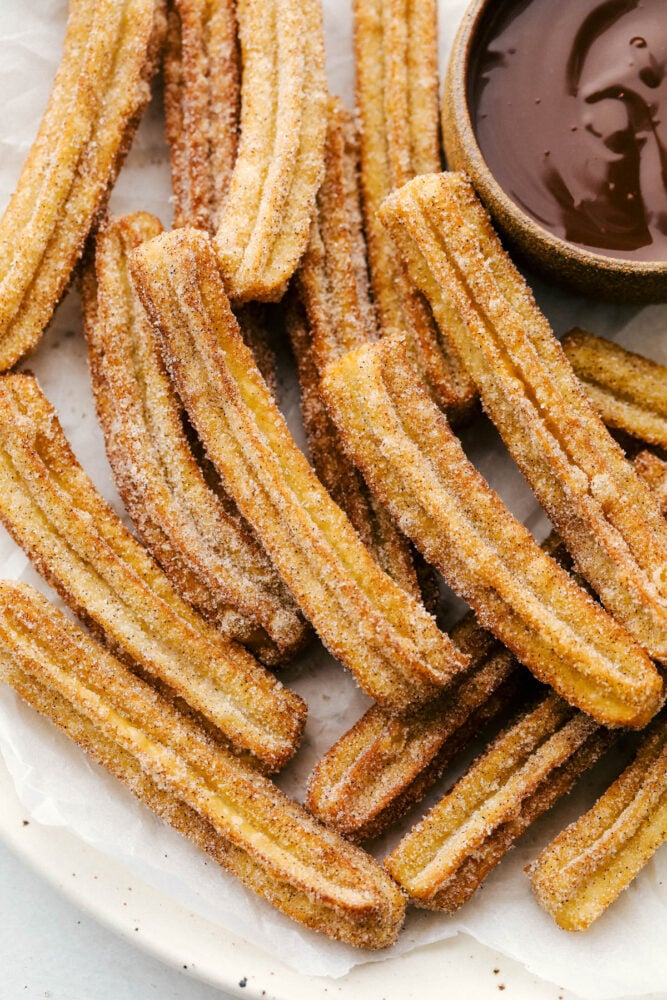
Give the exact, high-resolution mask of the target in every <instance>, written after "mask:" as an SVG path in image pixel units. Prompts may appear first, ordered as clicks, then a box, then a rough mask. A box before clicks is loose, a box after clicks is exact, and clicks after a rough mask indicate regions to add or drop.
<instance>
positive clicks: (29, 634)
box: [0, 583, 405, 948]
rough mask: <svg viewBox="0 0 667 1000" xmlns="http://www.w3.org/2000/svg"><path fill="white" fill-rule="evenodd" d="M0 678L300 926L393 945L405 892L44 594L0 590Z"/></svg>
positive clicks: (370, 944) (372, 944)
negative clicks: (162, 695)
mask: <svg viewBox="0 0 667 1000" xmlns="http://www.w3.org/2000/svg"><path fill="white" fill-rule="evenodd" d="M0 677H2V678H3V679H5V680H7V681H8V682H9V683H10V684H14V685H15V686H16V688H17V690H18V691H19V693H20V694H21V695H23V696H24V697H25V698H26V700H27V701H29V702H30V703H32V704H34V705H35V706H36V707H37V708H38V709H39V710H40V711H42V712H44V714H46V715H47V716H48V717H49V718H50V719H52V721H53V722H55V724H56V725H57V726H59V727H60V728H62V729H65V731H66V732H68V734H69V735H70V736H72V737H73V738H74V739H75V740H76V741H77V742H78V743H80V744H81V745H82V746H83V747H84V749H85V750H87V751H88V752H89V753H91V754H92V756H93V757H94V758H96V759H97V760H98V761H100V762H101V763H103V764H104V765H105V766H107V767H108V768H109V770H110V771H111V772H112V773H113V774H115V776H116V777H118V778H120V779H121V780H122V781H124V782H125V783H126V784H128V785H129V787H130V788H131V790H132V791H133V792H134V793H135V794H136V795H137V796H138V797H139V798H140V799H142V801H144V802H145V803H146V804H147V805H149V806H150V807H151V808H153V809H155V811H156V812H158V813H159V814H160V815H161V816H163V817H164V818H165V819H166V820H167V821H168V822H170V823H171V824H172V825H173V826H175V827H176V829H178V830H180V831H181V832H182V833H184V834H185V835H186V836H189V837H191V838H192V839H193V840H194V841H195V843H197V844H199V846H200V847H203V848H204V849H205V850H207V851H208V852H209V853H210V854H211V855H212V856H213V857H214V858H215V859H216V860H217V861H219V862H220V863H221V864H222V865H223V867H225V868H226V869H227V870H228V871H230V872H232V873H233V874H234V875H236V876H237V877H238V878H240V879H241V881H242V882H243V883H244V884H245V885H246V886H247V887H248V888H250V889H252V890H253V891H254V892H257V893H259V894H260V895H261V896H263V897H264V898H265V899H267V900H268V901H269V902H270V903H272V904H273V905H274V906H276V907H278V909H280V910H282V912H283V913H286V914H287V915H288V916H289V917H291V918H292V919H293V920H298V921H299V922H301V923H303V924H305V925H306V926H308V927H311V928H312V929H313V930H317V931H321V932H322V933H324V934H327V935H328V936H329V937H333V938H337V939H339V940H343V941H347V942H348V943H350V944H353V945H355V946H357V947H364V948H383V947H386V946H387V945H389V944H391V942H392V941H393V940H394V938H395V937H396V935H397V933H398V930H399V928H400V925H401V923H402V921H403V914H404V910H405V902H404V898H403V894H402V893H401V891H400V889H398V887H397V886H396V885H395V884H394V883H393V882H392V881H391V879H390V878H389V877H388V876H387V875H386V874H385V873H384V872H383V871H382V869H381V868H380V866H379V865H378V864H377V863H376V862H375V861H373V859H372V858H371V857H370V856H369V855H367V854H366V853H365V852H364V851H362V850H360V849H359V848H356V847H353V846H352V845H351V844H348V843H346V841H344V840H343V839H342V838H341V837H339V836H338V835H337V834H335V833H334V832H333V831H331V830H327V829H326V827H324V826H322V825H321V824H320V823H318V822H317V821H316V820H313V819H312V818H311V817H310V816H309V815H308V813H307V812H306V811H305V810H304V809H303V808H302V807H301V806H299V805H298V804H297V803H296V802H293V801H291V800H290V799H289V798H288V797H287V796H286V795H284V794H283V793H282V792H281V791H279V790H278V789H277V788H276V787H275V785H274V784H273V783H272V782H271V781H269V780H268V779H267V778H264V777H263V776H261V775H260V774H258V773H257V772H256V771H255V770H254V769H252V768H250V767H248V766H246V765H244V764H243V763H242V762H241V761H239V760H238V759H237V758H235V757H234V756H232V754H230V753H229V752H228V751H227V750H225V749H224V748H223V747H221V746H220V745H219V744H216V743H214V742H213V741H211V740H210V738H209V737H208V736H207V734H206V732H205V731H204V730H203V729H202V728H201V727H200V726H198V725H197V724H196V723H195V722H193V720H191V719H188V718H186V717H184V716H183V715H181V713H180V712H178V711H177V710H176V709H175V708H174V707H173V706H172V705H171V704H169V702H167V701H166V700H165V699H164V698H162V697H161V696H160V695H159V694H157V693H156V692H155V691H154V690H153V689H152V688H150V687H149V686H148V685H147V684H145V683H144V682H143V681H141V680H140V679H139V678H137V677H134V676H133V675H132V674H131V673H130V671H129V670H127V668H126V667H124V666H123V665H122V664H121V663H120V662H119V661H118V660H116V659H115V658H114V657H113V656H111V655H110V654H109V653H107V652H106V651H105V650H104V649H103V648H102V647H101V646H99V645H98V644H97V643H96V642H95V641H94V640H93V639H90V638H88V637H87V636H86V635H84V633H83V632H81V631H80V630H79V629H78V628H77V627H76V626H75V625H73V624H72V623H71V622H69V621H68V620H67V619H66V618H65V616H64V615H63V614H62V613H61V612H59V611H56V610H55V608H53V607H51V605H50V604H49V603H48V602H47V601H46V600H45V599H44V598H43V597H42V596H41V595H40V594H38V593H37V592H36V591H34V590H32V589H31V588H28V587H26V586H21V585H16V584H7V583H4V584H1V585H0Z"/></svg>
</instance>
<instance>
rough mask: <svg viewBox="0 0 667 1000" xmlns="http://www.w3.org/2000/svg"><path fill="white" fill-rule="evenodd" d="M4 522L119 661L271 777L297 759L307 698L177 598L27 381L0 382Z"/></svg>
mask: <svg viewBox="0 0 667 1000" xmlns="http://www.w3.org/2000/svg"><path fill="white" fill-rule="evenodd" d="M0 519H1V520H2V521H3V523H4V524H5V527H6V528H7V530H8V531H9V532H10V534H11V535H12V536H13V537H14V539H15V541H16V542H17V544H18V545H20V546H21V548H23V549H24V550H25V551H26V553H27V554H28V556H29V557H30V559H31V560H32V561H33V562H34V563H35V566H36V567H37V569H38V570H39V572H40V573H41V574H42V575H43V576H44V577H45V579H46V580H47V581H48V582H49V583H50V584H51V585H52V586H53V587H54V589H55V590H57V591H58V593H59V594H60V596H61V597H62V598H63V600H64V601H66V602H67V603H68V604H69V605H70V607H71V608H72V610H73V611H74V612H75V613H76V614H78V615H79V617H81V618H82V619H83V620H84V621H85V622H86V623H87V624H88V625H90V626H91V627H92V628H93V629H94V631H96V633H97V634H98V635H101V636H103V637H104V639H105V641H106V643H107V644H108V645H109V646H110V648H111V649H112V651H113V652H114V653H116V654H117V655H119V656H121V657H123V658H125V659H128V660H129V661H130V662H131V663H132V664H136V665H138V666H139V667H140V668H141V669H142V670H144V671H146V672H147V673H148V674H149V675H151V676H152V677H155V678H157V679H158V681H160V682H164V683H165V684H167V685H168V687H169V689H170V690H171V691H172V692H173V693H175V695H177V696H178V697H180V698H182V699H183V701H184V702H185V703H186V704H187V705H188V706H189V707H190V708H191V709H194V710H195V711H198V712H200V713H201V714H202V715H203V716H204V717H205V718H206V719H207V720H208V721H209V723H211V724H212V725H213V726H215V727H217V728H218V729H219V731H220V734H221V735H224V737H225V738H226V739H227V740H228V741H229V742H230V744H231V745H232V746H233V747H234V748H235V749H236V750H238V751H239V752H240V753H247V752H248V751H249V752H250V753H252V754H254V755H255V757H256V758H257V761H258V762H260V763H261V764H262V766H264V767H265V768H267V769H274V770H275V769H277V768H278V767H280V766H282V764H284V763H285V761H286V760H288V759H289V757H291V756H292V754H293V753H294V751H295V750H296V747H297V745H298V743H299V740H300V737H301V732H302V730H303V726H304V723H305V714H306V707H305V704H304V703H303V701H302V700H301V698H299V696H298V695H296V694H295V693H294V692H292V691H289V690H287V689H286V688H284V687H283V686H282V685H281V684H280V682H279V681H277V680H276V678H275V677H274V676H273V675H272V674H270V673H269V671H268V670H265V669H264V668H263V667H261V666H260V664H259V663H258V662H257V661H256V660H255V659H254V658H253V657H252V656H251V655H250V653H249V652H248V651H247V650H245V649H244V648H243V647H242V646H239V645H237V644H236V643H233V642H230V641H229V640H228V639H226V638H225V637H224V636H223V635H221V633H220V632H218V631H217V630H216V629H215V628H213V626H211V625H209V624H208V623H207V622H206V621H205V620H204V619H203V618H201V616H200V615H198V614H197V613H196V612H195V611H194V610H193V609H192V608H191V607H190V606H189V605H188V604H186V603H185V602H184V601H183V600H182V599H181V598H180V597H179V596H178V595H177V594H176V593H175V591H174V590H173V589H172V587H171V585H170V584H169V582H168V580H167V578H166V577H165V576H164V574H163V573H162V570H160V568H159V567H158V565H157V564H156V563H155V562H154V561H153V560H152V558H151V557H150V556H149V554H148V552H147V551H146V549H144V547H143V546H142V545H141V544H140V543H139V542H138V541H137V540H136V539H135V538H134V536H133V535H131V534H130V533H129V532H128V531H127V529H126V528H125V527H124V526H123V525H122V523H121V521H120V519H119V518H118V516H117V515H116V514H115V513H114V512H113V511H112V509H111V508H110V507H109V506H108V505H107V504H106V502H105V501H104V500H103V499H102V497H101V496H100V495H99V493H97V491H96V489H95V487H94V486H93V484H92V483H91V481H90V479H89V478H88V476H87V475H86V474H85V472H84V471H83V469H82V468H81V466H80V465H79V464H78V462H77V461H76V458H75V456H74V454H73V453H72V451H71V449H70V447H69V445H68V443H67V440H66V438H65V436H64V434H63V432H62V429H61V427H60V425H59V423H58V420H57V417H56V415H55V413H54V411H53V409H52V407H51V406H50V404H49V403H48V401H47V400H46V398H45V397H44V396H43V395H42V393H41V392H40V390H39V388H38V386H37V383H36V382H35V380H34V379H33V378H31V377H30V376H27V375H5V376H3V377H1V378H0Z"/></svg>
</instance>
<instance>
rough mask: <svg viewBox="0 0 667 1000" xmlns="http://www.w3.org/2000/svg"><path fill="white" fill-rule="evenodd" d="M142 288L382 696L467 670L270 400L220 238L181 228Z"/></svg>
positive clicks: (406, 692) (334, 632)
mask: <svg viewBox="0 0 667 1000" xmlns="http://www.w3.org/2000/svg"><path fill="white" fill-rule="evenodd" d="M133 273H134V277H135V282H136V283H137V287H138V290H139V292H140V294H141V296H142V299H143V301H144V304H145V306H146V308H147V310H148V312H149V315H150V317H151V319H152V321H153V323H154V325H155V327H156V328H157V329H159V332H160V336H161V338H162V343H163V353H164V355H165V359H166V362H167V366H168V368H169V370H170V373H171V375H172V378H173V379H174V381H175V384H176V386H177V389H178V392H179V395H180V397H181V399H182V400H183V403H184V405H185V407H186V409H187V411H188V413H189V416H190V419H191V421H192V423H193V425H194V427H195V428H196V430H197V433H198V435H199V437H200V439H201V440H202V442H203V444H204V447H205V448H206V451H207V454H208V456H209V458H210V459H211V460H212V461H213V463H214V464H215V466H216V468H217V470H218V472H219V474H220V476H221V478H222V480H223V482H224V484H225V487H226V488H227V490H228V491H229V493H230V495H231V496H232V497H233V498H234V500H235V501H236V503H237V504H238V507H239V510H240V511H241V513H242V514H243V515H244V517H245V518H246V519H247V521H248V522H249V523H250V524H251V526H252V527H253V529H254V530H255V532H256V534H257V537H258V538H259V539H260V541H261V542H262V544H263V545H264V548H265V549H266V551H267V552H268V554H269V556H270V557H271V559H272V560H273V562H274V565H275V566H276V568H277V569H278V571H279V572H280V573H281V575H282V577H283V579H284V580H285V582H286V583H287V585H288V586H289V588H290V590H291V591H292V593H293V594H294V596H295V597H296V600H297V602H298V603H299V605H300V607H301V609H302V611H303V612H304V614H305V615H306V617H307V618H308V619H310V621H312V623H313V625H314V626H315V629H316V630H317V632H318V633H319V635H320V636H321V638H322V639H323V641H324V643H325V644H326V645H327V646H328V648H329V649H330V650H331V652H332V653H333V654H334V656H336V657H338V658H339V659H340V660H341V661H342V662H343V663H344V664H345V665H346V666H347V667H348V668H349V669H350V670H351V671H352V672H353V674H354V675H355V677H356V678H357V681H358V682H359V684H360V685H361V687H362V688H363V689H364V690H365V691H366V692H367V693H368V694H369V695H370V696H371V697H373V698H375V700H376V701H379V702H380V703H381V704H384V705H386V706H388V707H392V708H395V709H405V708H407V707H408V706H409V705H410V704H413V703H416V702H419V701H425V700H427V699H428V698H429V697H431V696H432V695H434V694H435V692H436V691H437V690H438V688H439V687H441V686H443V685H444V684H446V683H448V682H449V681H451V680H452V678H453V677H454V676H456V675H457V674H458V673H459V671H461V670H462V669H465V666H466V664H467V658H466V657H465V656H463V655H462V654H461V653H460V652H459V651H458V650H457V649H456V647H455V646H454V645H453V643H452V642H451V641H450V640H449V638H448V637H446V636H445V635H444V634H443V633H442V632H441V631H440V630H439V629H438V628H437V626H436V624H435V621H434V620H433V618H432V617H431V616H430V615H429V614H428V613H427V612H426V611H425V609H424V608H423V606H422V605H420V604H419V603H418V602H417V601H415V600H414V598H412V597H411V596H410V595H409V594H407V593H406V592H405V591H403V590H402V589H401V588H400V587H399V586H398V585H397V584H395V583H394V581H393V580H392V579H391V578H390V577H388V576H387V575H386V574H385V573H383V572H382V570H381V569H380V567H379V566H378V565H377V563H376V562H375V561H374V559H373V558H372V556H371V555H370V553H369V552H368V551H367V550H366V549H365V548H364V546H363V544H362V543H361V541H360V539H359V536H358V535H357V533H356V532H355V530H354V528H353V527H352V525H351V524H350V522H349V520H348V519H347V517H346V516H345V514H344V513H343V511H341V509H340V508H339V507H337V506H336V504H335V503H334V502H333V500H332V499H331V497H330V496H329V494H328V493H327V492H326V490H325V489H324V487H323V486H322V484H321V483H320V481H319V479H318V478H317V476H316V475H315V474H314V472H313V470H312V469H311V467H310V465H309V464H308V462H307V460H306V458H305V456H304V455H303V454H302V452H301V451H299V449H298V448H297V446H296V444H295V442H294V440H293V438H292V436H291V434H290V433H289V430H288V429H287V425H286V423H285V420H284V418H283V416H282V414H281V413H280V411H279V410H278V408H277V407H276V405H275V403H274V402H273V400H272V399H271V397H270V395H269V393H268V391H267V388H266V385H265V383H264V381H263V380H262V378H261V375H260V373H259V371H258V370H257V367H256V365H255V364H254V362H253V359H252V355H251V354H250V351H249V350H248V349H247V347H246V346H245V344H244V343H243V341H242V339H241V336H240V332H239V329H238V325H237V324H236V321H235V319H234V316H233V314H232V312H231V310H230V308H229V305H228V303H227V298H226V296H225V292H224V287H223V283H222V278H221V275H220V272H219V270H218V267H217V264H216V260H215V255H214V253H213V249H212V247H211V244H210V241H209V240H208V238H207V237H206V235H205V234H204V233H203V232H201V231H196V230H185V229H180V230H175V231H174V232H173V233H169V234H165V235H163V236H158V237H157V238H156V239H154V240H151V241H150V242H148V243H144V244H143V245H142V246H141V247H139V248H138V249H137V250H135V252H134V258H133Z"/></svg>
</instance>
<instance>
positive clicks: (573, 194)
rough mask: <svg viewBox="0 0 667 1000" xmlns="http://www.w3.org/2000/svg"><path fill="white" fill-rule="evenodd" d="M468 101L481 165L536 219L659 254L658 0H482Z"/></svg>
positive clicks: (619, 251)
mask: <svg viewBox="0 0 667 1000" xmlns="http://www.w3.org/2000/svg"><path fill="white" fill-rule="evenodd" d="M468 101H469V106H470V111H471V115H472V121H473V128H474V130H475V134H476V136H477V140H478V143H479V146H480V149H481V151H482V154H483V156H484V159H485V160H486V163H487V164H488V166H489V168H490V170H491V171H492V173H493V174H494V176H495V178H496V180H497V181H498V183H499V184H500V185H501V187H502V188H503V189H504V190H505V192H506V193H507V194H508V195H509V197H511V198H512V200H513V201H514V202H515V203H516V204H517V205H519V206H520V207H521V208H522V209H523V210H524V211H525V212H527V213H528V214H529V215H530V216H531V217H532V218H534V219H535V220H536V221H537V222H539V223H540V224H541V225H543V226H545V227H546V228H547V229H549V230H550V231H551V232H553V233H554V234H555V235H556V236H559V237H561V238H563V239H566V240H569V241H570V242H572V243H575V244H578V245H579V246H582V247H585V248H587V249H591V250H594V251H596V252H597V253H602V254H604V255H607V256H610V257H619V258H624V259H631V260H642V261H664V260H667V0H603V2H600V0H514V2H507V0H505V2H502V3H501V2H499V3H496V4H491V5H489V9H488V11H487V13H486V15H485V17H484V19H483V23H482V24H481V25H480V32H479V35H478V44H477V45H476V51H475V52H474V54H473V58H472V60H471V64H470V74H469V78H468Z"/></svg>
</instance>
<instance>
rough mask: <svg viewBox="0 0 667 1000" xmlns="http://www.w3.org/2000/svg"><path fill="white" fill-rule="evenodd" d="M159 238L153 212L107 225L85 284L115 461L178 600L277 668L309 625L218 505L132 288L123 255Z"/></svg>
mask: <svg viewBox="0 0 667 1000" xmlns="http://www.w3.org/2000/svg"><path fill="white" fill-rule="evenodd" d="M161 232H162V226H161V225H160V223H159V221H158V220H157V219H156V218H155V217H154V216H151V215H147V214H146V213H137V214H136V215H132V216H126V217H125V218H122V219H117V220H113V221H111V222H109V223H108V224H107V225H105V226H104V228H103V229H102V231H101V232H100V234H99V235H98V238H97V244H96V253H95V264H94V267H92V266H91V268H90V269H89V270H88V272H87V273H86V276H85V280H84V282H83V301H84V314H85V320H86V324H85V326H86V337H87V339H88V346H89V356H90V368H91V374H92V379H93V389H94V391H95V399H96V404H97V415H98V418H99V420H100V423H101V425H102V429H103V431H104V437H105V442H106V448H107V454H108V456H109V462H110V464H111V468H112V470H113V474H114V479H115V482H116V485H117V487H118V490H119V492H120V495H121V497H122V499H123V502H124V504H125V507H126V508H127V511H128V513H129V514H130V517H131V518H132V519H133V521H134V523H135V524H136V526H137V530H138V531H139V534H140V535H141V537H142V539H143V540H144V542H145V543H146V545H147V546H148V548H149V549H150V551H151V552H152V554H153V556H154V557H155V559H157V561H158V562H159V563H160V565H161V566H162V568H163V569H164V571H165V573H166V575H167V577H168V578H169V580H170V581H171V583H172V585H173V587H174V588H175V590H176V591H177V592H178V593H179V594H180V595H181V596H182V597H184V598H185V599H186V600H187V601H189V603H190V604H192V605H193V606H194V607H196V608H197V609H198V610H199V611H200V612H201V613H202V614H203V615H204V617H205V618H207V619H208V620H209V621H211V622H213V623H214V624H215V625H216V627H217V628H219V629H220V631H221V632H223V633H224V634H225V635H227V636H228V637H229V638H232V639H236V640H237V641H238V642H243V643H244V644H246V645H248V646H250V648H251V649H253V650H254V651H255V652H256V653H257V655H259V656H260V658H261V659H263V660H264V661H265V662H269V663H276V662H279V661H280V660H281V659H284V658H285V657H286V656H289V655H291V654H292V653H293V652H294V651H295V649H297V648H298V647H299V646H300V645H302V644H303V641H304V638H305V633H306V628H305V623H304V621H303V619H302V618H301V616H300V615H299V612H298V609H297V607H296V605H295V603H294V601H293V599H292V597H291V595H290V594H289V593H288V591H287V589H286V587H285V586H284V584H283V583H282V581H281V579H280V577H279V576H278V574H277V573H276V571H275V570H274V569H273V567H272V565H271V563H270V562H269V559H268V557H267V556H266V554H265V552H264V550H263V549H262V548H261V547H260V546H259V543H258V542H257V540H256V539H255V538H254V537H253V536H252V534H251V532H250V529H249V528H248V526H247V525H246V524H244V523H243V522H242V520H241V517H240V515H239V514H238V512H237V511H234V509H233V504H232V503H231V501H228V502H227V505H226V506H223V504H222V503H221V501H220V500H219V499H218V498H217V497H216V496H215V494H214V493H213V492H212V491H211V489H210V488H209V487H208V485H207V483H206V481H205V479H204V476H203V474H202V472H201V471H200V469H199V466H198V465H197V462H196V460H195V458H194V456H193V454H192V451H191V448H190V446H189V443H188V440H187V437H186V435H185V433H184V430H183V421H182V410H183V408H182V406H181V404H180V401H179V400H178V398H177V397H176V394H175V392H174V389H173V387H172V385H171V383H170V381H169V377H168V375H167V372H166V370H165V368H164V364H163V362H162V358H161V356H160V353H159V346H158V343H157V341H156V339H155V335H154V333H153V331H152V329H151V326H150V323H149V322H148V317H147V316H146V313H145V312H144V309H143V306H142V305H141V302H140V301H139V299H138V297H137V294H136V292H135V291H134V288H133V285H132V279H131V277H130V273H129V265H128V254H129V253H130V252H131V251H132V250H133V249H134V248H135V247H137V246H139V245H140V244H141V243H143V242H144V241H145V240H147V239H151V238H152V237H153V236H156V235H157V234H158V233H161Z"/></svg>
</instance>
